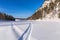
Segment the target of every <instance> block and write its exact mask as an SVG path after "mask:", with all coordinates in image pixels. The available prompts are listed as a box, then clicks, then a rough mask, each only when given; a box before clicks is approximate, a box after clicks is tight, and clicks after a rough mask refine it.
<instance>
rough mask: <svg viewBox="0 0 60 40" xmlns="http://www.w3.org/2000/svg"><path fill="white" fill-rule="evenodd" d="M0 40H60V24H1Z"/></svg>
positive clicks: (35, 22) (48, 22)
mask: <svg viewBox="0 0 60 40" xmlns="http://www.w3.org/2000/svg"><path fill="white" fill-rule="evenodd" d="M0 40H60V22H55V21H54V22H53V21H22V22H1V23H0Z"/></svg>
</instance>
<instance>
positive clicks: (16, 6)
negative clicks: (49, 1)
mask: <svg viewBox="0 0 60 40" xmlns="http://www.w3.org/2000/svg"><path fill="white" fill-rule="evenodd" d="M43 2H44V0H0V12H4V13H6V14H9V15H12V16H14V17H16V18H27V17H29V16H31V15H32V14H34V13H35V11H36V10H37V9H38V8H39V7H40V6H41V5H42V3H43Z"/></svg>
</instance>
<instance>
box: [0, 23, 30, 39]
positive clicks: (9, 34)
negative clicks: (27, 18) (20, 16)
mask: <svg viewBox="0 0 60 40" xmlns="http://www.w3.org/2000/svg"><path fill="white" fill-rule="evenodd" d="M23 25H24V26H23ZM30 26H31V24H30V23H29V24H22V25H21V26H20V28H19V27H18V26H17V25H15V24H13V23H11V24H9V25H4V24H3V25H0V40H29V39H28V38H29V34H30V30H31V27H30ZM21 27H25V28H24V29H23V28H21Z"/></svg>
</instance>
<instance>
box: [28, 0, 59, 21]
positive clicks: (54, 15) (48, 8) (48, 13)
mask: <svg viewBox="0 0 60 40" xmlns="http://www.w3.org/2000/svg"><path fill="white" fill-rule="evenodd" d="M28 19H29V20H38V19H40V20H47V19H49V20H50V19H60V0H45V1H44V3H43V4H42V7H40V8H38V10H36V12H35V13H34V14H33V15H32V16H31V17H29V18H28Z"/></svg>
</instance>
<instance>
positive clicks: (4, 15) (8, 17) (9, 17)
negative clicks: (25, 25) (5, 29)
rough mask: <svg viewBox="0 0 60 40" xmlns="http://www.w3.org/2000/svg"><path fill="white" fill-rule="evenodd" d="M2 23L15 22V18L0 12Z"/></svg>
mask: <svg viewBox="0 0 60 40" xmlns="http://www.w3.org/2000/svg"><path fill="white" fill-rule="evenodd" d="M0 21H15V18H14V17H13V16H11V15H7V14H6V13H2V12H0Z"/></svg>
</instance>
